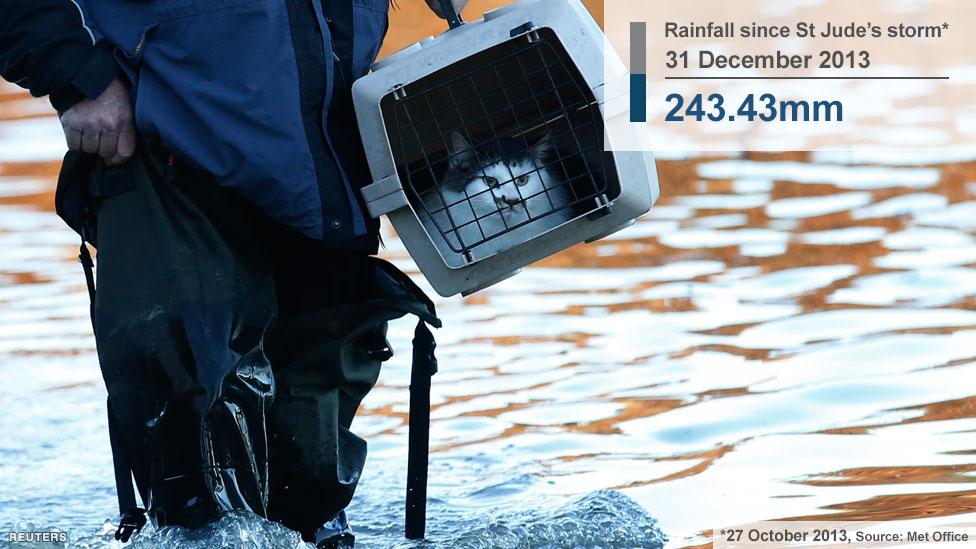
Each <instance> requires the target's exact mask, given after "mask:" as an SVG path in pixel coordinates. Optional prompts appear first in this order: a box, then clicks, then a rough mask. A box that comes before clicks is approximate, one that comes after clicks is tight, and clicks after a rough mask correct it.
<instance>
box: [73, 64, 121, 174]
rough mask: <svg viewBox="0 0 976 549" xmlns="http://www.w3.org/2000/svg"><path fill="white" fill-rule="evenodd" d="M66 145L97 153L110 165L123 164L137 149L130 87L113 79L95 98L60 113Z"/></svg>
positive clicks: (74, 148)
mask: <svg viewBox="0 0 976 549" xmlns="http://www.w3.org/2000/svg"><path fill="white" fill-rule="evenodd" d="M61 126H62V128H64V138H65V139H66V140H67V141H68V148H69V149H71V150H73V151H76V150H82V151H85V152H86V153H91V154H98V156H100V157H102V158H103V159H105V163H106V164H108V165H110V166H117V165H119V164H125V163H126V162H128V161H129V159H130V158H132V155H133V154H134V153H135V151H136V129H135V126H134V125H133V116H132V103H131V102H130V101H129V90H128V89H127V88H126V86H125V84H123V83H122V82H121V81H120V80H118V79H116V80H114V81H113V82H112V83H111V84H109V86H108V87H107V88H105V91H103V92H102V95H99V96H98V98H97V99H85V100H83V101H81V102H79V103H78V104H76V105H75V106H73V107H71V108H70V109H68V110H67V111H65V112H64V114H62V115H61Z"/></svg>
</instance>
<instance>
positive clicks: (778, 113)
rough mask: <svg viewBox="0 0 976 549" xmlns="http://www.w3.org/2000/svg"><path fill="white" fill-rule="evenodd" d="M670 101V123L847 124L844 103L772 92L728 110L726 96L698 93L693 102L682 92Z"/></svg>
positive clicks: (752, 97)
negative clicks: (784, 97)
mask: <svg viewBox="0 0 976 549" xmlns="http://www.w3.org/2000/svg"><path fill="white" fill-rule="evenodd" d="M666 101H667V102H668V104H671V105H672V109H671V110H670V112H668V114H667V116H665V118H664V120H665V121H666V122H684V121H685V120H686V119H693V120H695V121H698V122H704V121H710V122H734V121H735V120H737V119H740V120H746V121H749V122H755V121H757V120H758V121H761V122H777V121H778V122H843V121H844V104H843V103H842V102H840V101H802V100H801V101H792V100H779V99H777V98H776V96H774V95H773V94H771V93H764V94H762V95H759V96H758V97H757V96H756V94H751V93H750V94H749V95H746V97H745V99H743V100H742V102H741V103H739V106H738V108H735V109H734V110H732V109H731V108H727V107H726V102H725V97H724V96H723V95H722V94H720V93H713V94H711V95H709V96H708V97H705V96H704V95H703V94H697V95H695V96H694V97H692V98H691V99H690V100H686V99H685V97H684V96H683V95H681V94H679V93H672V94H671V95H668V97H667V99H666Z"/></svg>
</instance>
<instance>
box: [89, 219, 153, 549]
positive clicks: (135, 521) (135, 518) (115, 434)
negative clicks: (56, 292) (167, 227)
mask: <svg viewBox="0 0 976 549" xmlns="http://www.w3.org/2000/svg"><path fill="white" fill-rule="evenodd" d="M82 225H83V226H82V230H81V248H80V249H79V255H78V260H79V261H81V266H82V267H83V268H84V269H85V284H86V285H87V286H88V298H89V300H90V301H91V305H90V313H91V321H92V332H93V333H94V331H95V262H94V261H92V256H91V252H89V251H88V245H87V244H86V243H85V241H86V240H87V239H86V238H85V237H86V236H87V235H86V234H85V229H84V224H82ZM119 437H120V435H119V427H118V424H117V422H116V420H115V414H113V413H112V404H111V403H109V404H108V438H109V440H110V441H111V444H112V465H113V466H114V468H115V491H116V493H117V494H118V498H119V517H120V520H119V529H118V530H116V531H115V539H117V540H119V541H121V542H122V543H125V542H127V541H129V538H131V537H132V534H135V533H138V532H139V531H140V530H142V527H143V526H145V525H146V511H145V509H143V508H141V507H139V506H137V505H136V494H135V491H134V490H133V489H132V468H131V467H130V466H129V461H128V460H127V459H126V457H125V449H124V448H122V440H121V439H120V438H119Z"/></svg>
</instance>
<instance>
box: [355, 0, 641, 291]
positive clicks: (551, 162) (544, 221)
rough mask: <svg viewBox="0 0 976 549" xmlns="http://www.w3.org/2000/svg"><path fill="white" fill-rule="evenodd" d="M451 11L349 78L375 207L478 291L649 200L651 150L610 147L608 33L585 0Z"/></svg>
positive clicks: (438, 268)
mask: <svg viewBox="0 0 976 549" xmlns="http://www.w3.org/2000/svg"><path fill="white" fill-rule="evenodd" d="M442 3H443V2H442ZM448 20H449V21H450V22H451V27H452V28H451V29H450V30H449V31H447V32H445V33H444V34H442V35H441V36H438V37H436V38H434V37H430V38H426V39H424V40H422V41H420V42H418V43H416V44H413V45H411V46H409V47H407V48H405V49H403V50H401V51H399V52H397V53H395V54H393V55H390V56H389V57H387V58H385V59H383V60H381V61H379V62H377V63H376V64H375V65H374V66H373V72H372V73H371V74H369V75H367V76H365V77H363V78H361V79H359V80H358V81H356V82H355V84H354V85H353V96H354V99H355V107H356V113H357V116H358V120H359V127H360V130H361V133H362V136H363V142H364V144H365V147H366V153H367V157H368V160H369V165H370V170H371V172H372V176H373V183H372V184H370V185H368V186H366V187H364V188H363V190H362V192H363V197H364V198H365V200H366V204H367V206H368V208H369V212H370V214H371V215H373V216H374V217H379V216H380V215H384V214H385V215H387V216H388V217H389V219H390V221H391V222H392V223H393V226H394V228H395V229H396V231H397V233H398V235H399V236H400V238H401V240H402V241H403V243H404V245H405V246H406V248H407V250H408V251H409V253H410V255H411V256H412V257H413V259H414V261H416V263H417V265H418V266H419V267H420V269H421V271H422V272H423V274H424V275H425V276H426V277H427V279H428V280H429V281H430V283H431V285H432V286H433V287H434V289H435V290H436V291H437V292H438V293H439V294H441V295H443V296H450V295H454V294H457V293H462V294H465V295H467V294H470V293H473V292H475V291H477V290H479V289H482V288H485V287H487V286H490V285H492V284H495V283H496V282H499V281H501V280H503V279H505V278H508V277H509V276H512V275H513V274H515V273H517V272H518V271H519V270H520V269H521V268H522V267H524V266H525V265H528V264H529V263H532V262H533V261H537V260H539V259H542V258H544V257H546V256H549V255H552V254H554V253H556V252H558V251H560V250H562V249H565V248H568V247H570V246H572V245H574V244H577V243H580V242H584V241H586V242H591V241H593V240H597V239H599V238H602V237H604V236H607V235H609V234H611V233H613V232H615V231H617V230H620V229H622V228H624V227H626V226H627V225H630V224H631V223H633V222H634V219H636V218H637V217H639V216H641V215H643V214H644V213H646V212H647V211H648V210H649V209H650V207H651V205H652V204H653V203H654V201H655V200H656V199H657V196H658V184H657V172H656V170H655V166H654V159H653V157H652V156H651V155H650V154H649V153H643V152H607V151H605V150H604V135H605V128H604V122H605V115H606V112H605V111H606V106H607V104H608V103H607V101H606V98H605V97H604V94H605V89H606V87H605V86H604V57H603V52H604V36H603V33H602V31H601V30H600V28H599V26H598V25H597V24H596V22H595V21H594V20H593V18H592V17H591V16H590V14H589V13H588V12H587V11H586V8H585V7H584V6H583V5H582V4H581V3H580V2H579V1H578V0H525V1H522V2H518V3H515V4H510V5H507V6H504V7H501V8H498V9H495V10H493V11H489V12H487V13H485V14H484V19H483V20H480V21H476V22H472V23H467V24H461V22H460V21H459V20H458V19H457V17H456V14H448ZM614 71H615V72H619V73H620V74H619V75H617V74H615V75H614V77H615V78H616V77H617V76H620V77H626V72H625V69H624V68H623V65H622V64H620V66H619V68H618V67H615V69H614ZM618 114H620V113H618Z"/></svg>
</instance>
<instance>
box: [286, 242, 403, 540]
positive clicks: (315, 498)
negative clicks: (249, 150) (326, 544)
mask: <svg viewBox="0 0 976 549" xmlns="http://www.w3.org/2000/svg"><path fill="white" fill-rule="evenodd" d="M276 243H277V245H276V246H275V251H276V254H277V257H276V261H275V263H276V276H277V280H278V303H279V307H280V311H279V320H278V322H277V323H276V325H275V327H274V329H273V330H272V332H271V334H270V336H269V338H268V344H267V350H268V355H269V356H270V357H271V360H272V364H274V373H275V383H276V387H277V388H276V397H275V401H274V404H273V405H272V407H271V412H270V418H269V434H270V449H269V450H270V469H271V492H270V501H269V509H268V512H269V517H270V518H272V519H274V520H278V521H281V522H282V523H284V524H285V525H286V526H288V527H290V528H292V529H294V530H297V531H299V532H301V534H302V537H303V538H304V539H305V540H307V541H314V539H315V531H316V529H318V527H320V526H321V525H322V524H323V523H324V522H326V521H328V520H330V519H332V518H333V517H334V516H335V515H336V513H338V512H339V511H341V510H342V509H343V508H345V507H346V506H347V505H348V504H349V501H350V500H351V499H352V496H353V492H354V491H355V489H356V485H357V483H358V481H359V477H360V475H361V474H362V470H363V465H364V463H365V459H366V442H365V441H364V440H362V439H361V438H359V437H357V436H355V435H354V434H352V433H351V432H350V430H349V427H350V425H351V423H352V420H353V416H354V415H355V413H356V410H357V408H358V407H359V404H360V402H361V401H362V399H363V397H365V396H366V393H368V392H369V390H370V389H371V388H372V387H373V385H374V384H375V383H376V379H377V377H378V376H379V372H380V365H381V361H382V360H383V359H385V358H386V356H385V350H386V337H385V336H386V322H385V320H384V319H382V318H376V317H375V315H370V314H365V311H364V309H363V308H362V307H361V306H359V304H360V303H361V302H362V301H363V300H364V299H365V298H366V296H367V293H368V292H367V283H368V281H371V280H372V274H371V272H370V269H371V264H370V263H369V262H368V261H367V258H366V256H364V255H350V254H325V253H323V252H322V251H321V246H319V245H317V244H316V243H314V242H311V241H307V240H305V241H303V239H302V238H301V237H297V238H296V237H286V238H285V239H279V240H277V242H276ZM308 288H314V289H311V290H303V289H308Z"/></svg>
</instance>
